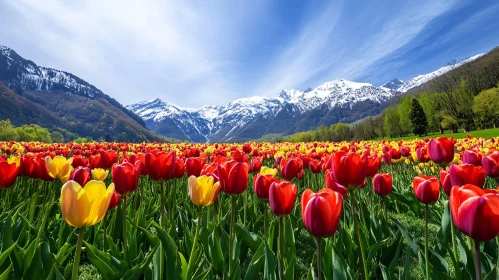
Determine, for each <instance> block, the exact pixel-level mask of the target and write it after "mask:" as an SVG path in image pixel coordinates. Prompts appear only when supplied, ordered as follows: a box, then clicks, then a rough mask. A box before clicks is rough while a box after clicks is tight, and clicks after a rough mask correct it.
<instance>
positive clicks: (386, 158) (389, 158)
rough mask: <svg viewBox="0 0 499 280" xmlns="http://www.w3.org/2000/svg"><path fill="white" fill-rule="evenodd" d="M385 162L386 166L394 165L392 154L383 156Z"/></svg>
mask: <svg viewBox="0 0 499 280" xmlns="http://www.w3.org/2000/svg"><path fill="white" fill-rule="evenodd" d="M383 162H384V163H385V164H391V163H392V156H390V153H384V154H383Z"/></svg>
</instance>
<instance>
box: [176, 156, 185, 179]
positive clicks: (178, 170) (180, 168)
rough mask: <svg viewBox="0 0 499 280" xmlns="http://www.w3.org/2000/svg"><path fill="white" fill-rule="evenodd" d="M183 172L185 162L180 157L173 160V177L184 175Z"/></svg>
mask: <svg viewBox="0 0 499 280" xmlns="http://www.w3.org/2000/svg"><path fill="white" fill-rule="evenodd" d="M184 173H185V163H184V160H183V159H181V158H177V159H176V160H175V171H174V172H173V178H175V179H180V178H182V177H184Z"/></svg>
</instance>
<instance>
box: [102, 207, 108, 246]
mask: <svg viewBox="0 0 499 280" xmlns="http://www.w3.org/2000/svg"><path fill="white" fill-rule="evenodd" d="M102 225H103V226H104V252H106V248H107V223H106V215H104V218H102Z"/></svg>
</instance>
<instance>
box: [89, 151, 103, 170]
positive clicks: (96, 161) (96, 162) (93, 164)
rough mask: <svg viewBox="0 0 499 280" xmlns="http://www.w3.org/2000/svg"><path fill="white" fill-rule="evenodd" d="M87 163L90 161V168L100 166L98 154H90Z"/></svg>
mask: <svg viewBox="0 0 499 280" xmlns="http://www.w3.org/2000/svg"><path fill="white" fill-rule="evenodd" d="M89 163H90V169H96V168H101V167H100V166H101V165H100V154H97V155H92V156H90V158H89Z"/></svg>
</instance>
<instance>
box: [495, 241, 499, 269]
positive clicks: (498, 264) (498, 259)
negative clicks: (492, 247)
mask: <svg viewBox="0 0 499 280" xmlns="http://www.w3.org/2000/svg"><path fill="white" fill-rule="evenodd" d="M496 242H497V248H498V250H499V236H498V237H496ZM497 267H499V253H498V254H497Z"/></svg>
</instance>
